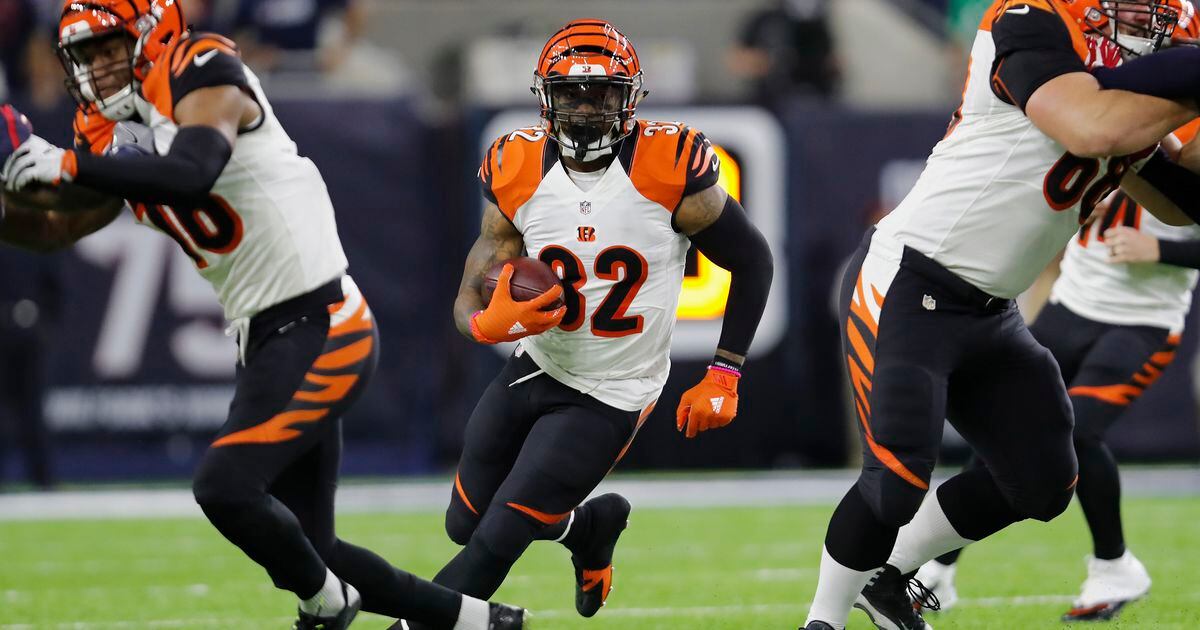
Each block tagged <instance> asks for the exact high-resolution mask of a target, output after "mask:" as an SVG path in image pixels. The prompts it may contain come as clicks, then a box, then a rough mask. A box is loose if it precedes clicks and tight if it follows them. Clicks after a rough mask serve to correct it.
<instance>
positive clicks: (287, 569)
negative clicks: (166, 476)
mask: <svg viewBox="0 0 1200 630" xmlns="http://www.w3.org/2000/svg"><path fill="white" fill-rule="evenodd" d="M378 346H379V335H378V332H377V330H376V328H375V323H374V320H373V319H372V317H371V314H370V310H369V309H368V308H367V306H366V303H365V302H364V301H363V299H362V295H361V293H359V292H358V291H357V289H352V290H348V291H347V292H346V293H345V294H343V290H342V285H341V281H340V280H335V281H333V282H330V283H329V284H327V285H325V286H322V287H320V288H318V289H316V290H314V291H312V292H311V293H307V294H305V295H301V296H299V297H297V298H293V299H291V300H288V301H286V302H283V303H281V304H278V305H276V306H272V307H271V308H268V309H266V310H265V311H263V312H262V313H260V314H258V315H256V316H255V317H254V318H253V319H252V320H251V323H250V328H249V336H248V343H247V347H246V355H245V364H244V365H241V364H239V366H238V373H237V386H236V390H235V393H234V397H233V402H232V403H231V404H230V407H229V419H228V420H227V421H226V422H225V425H224V426H223V427H222V428H221V430H220V432H219V433H218V434H217V438H216V439H215V440H214V441H213V443H212V445H211V446H210V447H209V449H208V451H207V452H205V454H204V457H203V459H202V460H201V462H200V466H199V468H198V470H197V471H196V475H195V480H194V484H193V489H194V493H195V496H196V502H197V503H199V504H200V507H201V508H202V509H203V511H204V514H205V515H206V516H207V517H208V519H209V520H210V521H211V522H212V524H213V525H214V526H215V527H216V528H217V530H218V531H220V532H221V534H223V535H224V536H225V537H226V538H228V539H229V541H230V542H232V543H233V544H235V545H237V546H238V547H239V548H241V549H242V551H243V552H245V553H246V555H248V556H249V557H250V558H251V559H252V560H254V561H255V562H257V563H258V564H260V565H262V567H263V568H265V569H266V570H267V573H268V574H269V575H270V576H271V579H272V581H273V582H274V583H275V585H276V586H277V587H279V588H281V589H285V590H288V591H291V592H293V593H295V594H296V596H297V597H299V598H301V599H307V598H309V597H312V596H313V595H315V594H316V593H317V592H318V591H319V590H320V589H321V587H322V585H323V584H324V583H325V576H326V567H328V568H329V569H330V570H331V571H333V572H334V574H336V575H337V576H338V577H340V578H342V579H343V580H345V581H347V582H349V583H350V584H352V585H353V586H354V587H355V588H356V589H358V591H359V592H360V594H361V595H362V598H363V609H364V610H368V611H371V612H376V613H380V614H383V615H388V616H391V617H405V618H409V619H419V620H422V621H425V622H426V623H428V624H429V625H430V626H431V627H434V628H439V629H441V628H446V629H448V628H451V627H453V626H454V623H455V621H456V620H457V618H458V611H459V606H460V603H461V598H460V596H459V595H458V594H457V593H454V592H453V591H450V590H448V589H445V588H443V587H440V586H437V585H434V584H431V583H429V582H425V581H423V580H420V579H418V578H416V577H414V576H412V575H410V574H408V573H405V572H403V571H400V570H398V569H395V568H393V567H392V566H391V565H389V564H388V563H387V561H385V560H384V559H382V558H380V557H379V556H377V555H375V554H374V553H372V552H370V551H368V550H366V549H363V548H361V547H356V546H354V545H351V544H350V543H347V542H345V541H343V540H341V539H339V538H338V537H337V535H336V534H335V531H334V493H335V491H336V489H337V477H338V465H339V462H340V457H341V450H342V438H341V416H342V414H343V413H345V411H346V410H347V409H348V408H349V407H350V405H351V404H352V403H353V402H354V400H355V399H357V398H358V396H359V394H360V393H361V392H362V390H363V389H364V387H365V386H366V383H367V380H368V379H369V378H370V376H371V373H372V372H373V371H374V369H375V364H376V361H377V358H376V357H377V352H378Z"/></svg>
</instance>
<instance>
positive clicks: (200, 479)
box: [192, 448, 266, 506]
mask: <svg viewBox="0 0 1200 630" xmlns="http://www.w3.org/2000/svg"><path fill="white" fill-rule="evenodd" d="M192 494H193V496H195V498H196V503H199V504H200V505H201V506H203V505H209V504H219V503H246V502H252V501H258V500H260V499H261V498H262V497H263V495H265V494H266V487H265V484H264V482H262V481H261V480H258V479H255V478H254V476H253V475H251V474H250V473H248V472H246V469H245V467H243V466H242V465H241V463H240V462H239V461H238V457H237V456H236V455H235V454H234V453H233V452H232V451H230V450H229V449H228V448H212V449H209V450H208V452H206V453H205V454H204V457H203V458H202V459H201V460H200V465H199V466H197V467H196V473H195V475H194V476H193V478H192Z"/></svg>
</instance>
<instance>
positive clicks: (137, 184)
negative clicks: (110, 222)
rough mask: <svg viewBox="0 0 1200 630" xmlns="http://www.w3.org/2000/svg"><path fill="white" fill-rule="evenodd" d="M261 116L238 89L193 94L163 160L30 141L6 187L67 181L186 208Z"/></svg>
mask: <svg viewBox="0 0 1200 630" xmlns="http://www.w3.org/2000/svg"><path fill="white" fill-rule="evenodd" d="M260 114H261V110H260V109H259V107H258V104H257V103H256V102H255V101H254V99H252V98H250V96H249V95H247V94H246V93H245V92H243V91H242V89H241V88H239V87H237V86H233V85H217V86H213V87H206V88H201V89H197V90H194V91H192V92H190V93H188V94H187V95H186V96H184V97H183V98H182V99H181V100H180V101H179V102H178V103H177V104H176V105H175V120H176V122H178V123H179V131H178V133H177V134H176V135H175V139H174V140H173V141H172V144H171V149H170V151H168V152H167V154H166V155H154V154H144V155H137V154H134V155H121V156H114V155H93V154H91V153H89V152H86V151H74V150H63V149H59V148H57V147H54V146H53V145H50V144H49V143H47V142H46V141H44V140H42V139H40V138H37V139H36V140H34V139H33V138H31V139H30V140H27V141H26V142H25V143H23V144H22V145H21V147H20V148H18V149H17V151H16V152H15V153H14V154H13V156H12V158H11V159H10V160H9V161H8V164H7V166H6V167H5V180H6V186H7V187H8V189H9V190H14V191H20V190H22V189H23V188H25V187H26V186H29V185H31V184H37V183H42V184H51V185H58V184H60V183H61V182H72V183H75V184H77V185H80V186H85V187H87V188H91V189H93V190H96V191H99V192H102V193H105V194H109V195H113V196H116V197H120V198H122V199H128V200H130V201H138V202H143V203H168V204H187V203H189V202H193V201H195V200H197V199H198V198H203V197H204V196H205V195H207V194H208V192H209V191H210V190H212V187H213V185H214V184H215V183H216V181H217V178H218V177H219V176H220V175H221V171H223V170H225V165H226V164H228V163H229V159H230V157H231V156H232V155H233V145H234V142H236V140H237V132H238V129H241V128H243V127H244V126H247V125H249V124H250V123H251V122H252V121H254V120H255V119H256V118H257V117H258V116H259V115H260Z"/></svg>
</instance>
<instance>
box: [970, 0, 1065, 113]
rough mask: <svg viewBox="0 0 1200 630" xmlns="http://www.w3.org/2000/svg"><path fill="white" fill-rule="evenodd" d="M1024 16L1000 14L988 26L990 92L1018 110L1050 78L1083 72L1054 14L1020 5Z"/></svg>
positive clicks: (1060, 22) (1059, 21)
mask: <svg viewBox="0 0 1200 630" xmlns="http://www.w3.org/2000/svg"><path fill="white" fill-rule="evenodd" d="M1024 7H1025V12H1024V13H1013V12H1012V11H1011V10H1010V11H1007V12H1005V13H1002V14H1001V15H1000V17H999V18H998V19H997V20H996V21H995V23H994V24H993V25H992V38H993V40H994V41H995V43H996V57H995V61H993V62H992V78H991V85H992V93H993V94H995V95H996V97H997V98H999V99H1000V100H1002V101H1004V102H1005V103H1008V104H1010V105H1016V106H1017V107H1020V108H1021V109H1022V110H1024V109H1025V104H1026V103H1028V102H1029V97H1031V96H1033V93H1034V92H1036V91H1037V90H1038V88H1040V87H1042V86H1043V85H1045V84H1046V83H1047V82H1048V81H1050V80H1051V79H1053V78H1055V77H1058V76H1061V75H1064V74H1070V73H1072V72H1087V67H1086V66H1085V65H1084V63H1083V60H1082V59H1081V58H1080V56H1079V53H1078V52H1077V51H1076V49H1075V45H1074V42H1073V40H1072V38H1071V33H1070V31H1069V30H1068V29H1067V25H1066V23H1065V22H1063V20H1062V18H1060V17H1059V16H1058V15H1057V14H1056V13H1053V12H1048V11H1043V10H1042V9H1038V8H1035V7H1033V6H1031V5H1024Z"/></svg>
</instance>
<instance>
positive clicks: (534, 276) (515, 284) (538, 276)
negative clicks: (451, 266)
mask: <svg viewBox="0 0 1200 630" xmlns="http://www.w3.org/2000/svg"><path fill="white" fill-rule="evenodd" d="M508 264H511V265H512V266H513V275H512V280H510V281H509V283H508V286H509V292H510V293H511V295H512V298H513V299H514V300H516V301H518V302H527V301H529V300H532V299H533V298H535V297H537V296H539V295H541V294H543V293H545V292H546V291H549V290H550V288H551V287H553V286H554V285H556V284H559V285H561V284H562V280H561V279H559V277H558V274H556V273H554V270H553V269H551V268H550V265H547V264H546V263H544V262H542V261H540V260H538V259H536V258H528V257H521V258H511V259H509V260H504V261H501V262H498V263H496V264H495V265H494V266H493V267H492V268H491V269H489V270H488V272H487V275H485V276H484V277H483V303H484V304H487V303H489V302H491V301H492V292H493V291H495V290H496V280H497V279H498V278H499V277H500V271H502V270H503V269H504V265H508ZM562 305H563V301H562V298H561V297H560V298H559V299H557V300H555V301H554V302H553V303H551V304H550V305H549V306H547V307H545V308H543V309H542V310H543V311H552V310H554V309H556V308H558V307H560V306H562Z"/></svg>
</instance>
